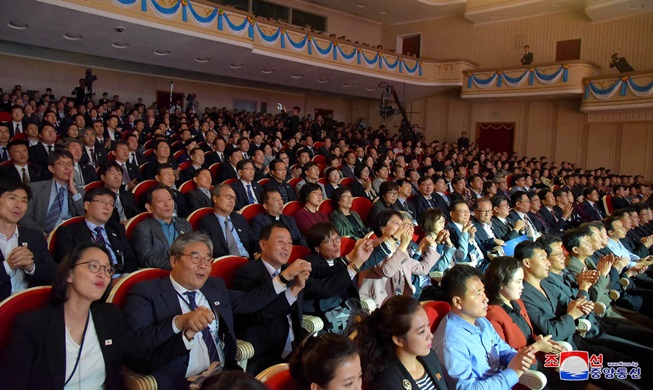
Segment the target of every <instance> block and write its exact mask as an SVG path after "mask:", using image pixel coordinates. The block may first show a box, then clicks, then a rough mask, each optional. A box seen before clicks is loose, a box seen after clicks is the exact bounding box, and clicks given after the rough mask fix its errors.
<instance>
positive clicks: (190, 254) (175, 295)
mask: <svg viewBox="0 0 653 390" xmlns="http://www.w3.org/2000/svg"><path fill="white" fill-rule="evenodd" d="M212 246H213V243H212V242H211V240H210V238H209V237H207V236H206V235H205V234H203V233H200V232H192V233H188V234H184V235H182V236H180V237H178V238H177V239H176V240H175V241H174V243H173V245H172V248H171V253H170V257H169V258H166V260H167V261H169V262H170V268H172V271H171V272H170V276H166V277H163V278H161V279H154V280H149V281H145V282H142V283H138V284H137V285H136V286H134V288H132V290H130V291H129V295H128V297H127V302H126V304H125V308H124V313H125V320H126V323H127V327H128V329H129V330H130V331H131V332H133V333H134V334H135V335H136V337H138V338H139V339H140V340H142V341H143V343H144V344H145V345H146V346H148V347H154V346H157V345H161V344H163V343H164V342H166V341H167V340H169V339H170V338H173V337H177V335H178V334H180V333H182V334H183V337H184V338H185V341H191V343H190V346H188V344H187V348H188V349H189V351H188V352H187V353H186V354H185V355H183V356H181V357H179V358H177V359H175V360H173V361H172V362H170V363H169V364H167V365H166V366H164V367H161V368H160V369H158V370H157V371H155V372H154V373H153V374H152V375H153V376H154V378H156V381H157V385H158V387H159V388H160V389H166V390H168V389H169V390H173V389H180V388H188V384H189V382H188V381H187V379H186V378H189V377H191V376H195V375H199V374H201V373H202V372H203V371H204V370H206V369H207V368H208V367H209V364H210V363H211V362H215V361H220V362H221V363H222V364H223V367H224V369H227V370H233V369H239V367H238V366H237V363H236V348H237V345H236V332H235V331H236V328H235V327H234V323H233V315H234V314H235V313H251V312H255V311H258V310H261V309H262V308H264V307H265V306H266V305H268V304H270V302H272V301H273V300H274V299H276V297H277V294H279V293H281V292H282V291H285V290H286V288H285V287H283V289H280V290H279V291H276V290H275V289H274V288H273V287H271V286H269V285H266V286H258V287H256V288H253V289H252V291H251V292H250V293H248V294H243V293H242V292H238V291H233V290H227V289H226V287H225V284H224V281H223V280H222V279H219V278H214V277H209V271H211V260H212V259H211V252H212V248H211V247H212ZM281 295H283V294H281Z"/></svg>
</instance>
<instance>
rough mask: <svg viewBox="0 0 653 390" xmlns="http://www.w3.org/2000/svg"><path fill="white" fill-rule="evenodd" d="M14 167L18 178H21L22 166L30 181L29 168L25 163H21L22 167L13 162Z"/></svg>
mask: <svg viewBox="0 0 653 390" xmlns="http://www.w3.org/2000/svg"><path fill="white" fill-rule="evenodd" d="M14 168H16V170H17V171H18V177H20V180H21V181H22V180H23V168H25V174H26V175H27V177H28V178H29V179H30V181H32V178H31V177H29V168H28V167H27V164H25V165H23V166H22V167H21V166H20V165H16V164H14Z"/></svg>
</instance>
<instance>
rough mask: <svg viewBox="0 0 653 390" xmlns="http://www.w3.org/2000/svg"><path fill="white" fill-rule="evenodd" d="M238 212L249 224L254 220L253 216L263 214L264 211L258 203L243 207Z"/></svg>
mask: <svg viewBox="0 0 653 390" xmlns="http://www.w3.org/2000/svg"><path fill="white" fill-rule="evenodd" d="M239 212H240V214H241V215H242V216H243V217H245V220H246V221H247V223H249V222H250V221H251V220H252V218H254V217H255V216H257V215H259V214H261V213H264V212H265V209H264V208H263V206H262V205H260V204H258V203H253V204H248V205H247V206H245V207H243V208H242V209H240V211H239Z"/></svg>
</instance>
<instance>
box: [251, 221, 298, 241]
mask: <svg viewBox="0 0 653 390" xmlns="http://www.w3.org/2000/svg"><path fill="white" fill-rule="evenodd" d="M274 228H281V229H286V230H288V228H287V227H286V225H284V224H283V223H281V222H275V223H271V224H269V225H265V226H263V229H261V232H260V233H259V235H258V239H259V241H260V240H263V241H267V240H269V239H270V236H271V235H272V230H273V229H274ZM288 231H289V232H290V230H288Z"/></svg>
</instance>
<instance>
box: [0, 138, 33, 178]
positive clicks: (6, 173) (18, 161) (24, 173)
mask: <svg viewBox="0 0 653 390" xmlns="http://www.w3.org/2000/svg"><path fill="white" fill-rule="evenodd" d="M27 145H28V144H27V141H22V140H21V141H11V142H9V143H8V144H7V152H8V154H9V159H10V160H11V161H12V162H13V164H11V165H4V166H0V180H7V181H12V182H14V183H23V184H25V185H27V184H29V183H31V182H33V181H39V180H42V179H41V175H40V174H39V172H38V171H37V170H36V168H34V166H33V165H32V164H28V163H27V160H28V158H29V152H28V146H27Z"/></svg>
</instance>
